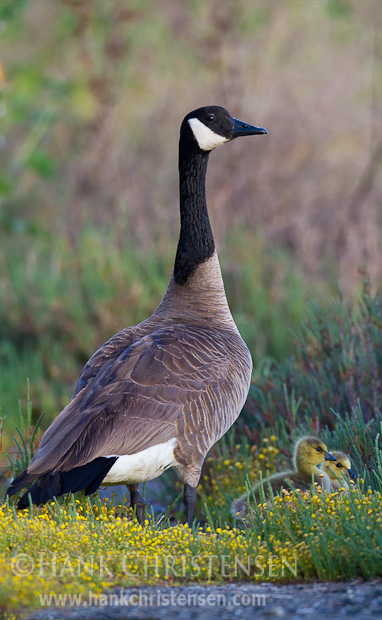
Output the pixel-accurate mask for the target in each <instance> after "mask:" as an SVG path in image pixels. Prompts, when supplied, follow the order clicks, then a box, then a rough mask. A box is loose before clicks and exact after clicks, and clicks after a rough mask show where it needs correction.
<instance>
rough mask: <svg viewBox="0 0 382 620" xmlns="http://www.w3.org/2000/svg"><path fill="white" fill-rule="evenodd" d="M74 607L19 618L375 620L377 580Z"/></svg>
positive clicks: (236, 588)
mask: <svg viewBox="0 0 382 620" xmlns="http://www.w3.org/2000/svg"><path fill="white" fill-rule="evenodd" d="M113 594H114V598H112V596H111V595H112V593H111V592H110V593H108V594H106V595H101V597H102V596H104V598H100V599H99V600H98V604H97V605H95V604H94V603H95V601H94V600H93V601H87V605H82V606H77V607H61V608H55V609H54V608H45V609H41V610H39V611H38V612H35V613H32V614H31V613H29V614H26V615H25V616H24V620H123V619H125V618H131V619H132V620H197V619H198V620H236V619H238V620H250V619H252V618H255V620H271V619H272V618H285V619H286V620H308V619H309V618H312V619H313V618H317V617H320V618H321V617H324V618H325V620H350V619H354V620H368V619H370V620H377V619H378V620H379V619H381V618H382V582H381V581H378V582H371V581H367V582H349V583H315V584H308V585H292V584H291V585H280V586H277V585H273V584H268V583H264V584H259V585H248V584H230V585H224V586H208V587H204V586H199V585H191V586H178V587H156V586H151V587H142V588H127V589H124V590H116V591H114V592H113Z"/></svg>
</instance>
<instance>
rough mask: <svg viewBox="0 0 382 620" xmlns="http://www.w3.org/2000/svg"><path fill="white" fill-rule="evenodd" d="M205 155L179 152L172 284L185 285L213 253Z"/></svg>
mask: <svg viewBox="0 0 382 620" xmlns="http://www.w3.org/2000/svg"><path fill="white" fill-rule="evenodd" d="M208 155H209V153H208V152H205V151H201V150H200V149H197V150H192V151H191V152H190V151H188V152H186V153H184V152H183V151H182V146H181V144H180V148H179V193H180V236H179V242H178V249H177V252H176V258H175V265H174V280H175V282H176V283H177V284H185V283H186V282H187V280H188V278H189V277H190V276H192V274H193V273H194V272H195V271H196V268H197V267H198V265H200V264H201V263H204V262H205V261H206V260H207V259H209V258H210V257H211V256H212V254H213V253H214V250H215V242H214V238H213V235H212V230H211V225H210V220H209V217H208V212H207V201H206V173H207V164H208Z"/></svg>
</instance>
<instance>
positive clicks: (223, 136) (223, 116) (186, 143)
mask: <svg viewBox="0 0 382 620" xmlns="http://www.w3.org/2000/svg"><path fill="white" fill-rule="evenodd" d="M265 133H267V130H266V129H264V128H263V127H255V126H254V125H248V123H244V122H243V121H239V120H238V119H237V118H233V117H232V116H231V115H230V113H229V112H227V110H225V109H224V108H221V107H220V106H217V105H211V106H206V107H204V108H198V109H197V110H194V111H193V112H190V113H189V114H187V116H186V117H185V119H184V120H183V123H182V125H181V128H180V139H181V145H182V147H183V148H187V150H191V151H192V150H198V151H205V152H209V151H212V150H213V149H215V148H216V147H217V146H220V145H221V144H224V143H225V142H229V141H230V140H233V139H234V138H239V137H240V136H253V135H256V134H265Z"/></svg>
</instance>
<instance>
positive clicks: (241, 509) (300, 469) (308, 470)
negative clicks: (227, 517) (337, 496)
mask: <svg viewBox="0 0 382 620" xmlns="http://www.w3.org/2000/svg"><path fill="white" fill-rule="evenodd" d="M335 460H336V457H335V456H333V455H332V454H330V453H329V452H328V449H327V447H326V445H325V444H324V442H323V441H321V440H320V439H317V437H302V438H301V439H299V440H298V441H297V443H296V444H295V446H294V450H293V466H294V469H289V470H287V471H283V472H281V473H278V474H274V475H273V476H269V478H265V480H263V489H264V495H265V497H266V498H267V497H270V496H271V494H272V493H273V494H276V493H279V492H280V491H281V489H283V488H285V489H287V490H289V488H290V485H291V486H292V487H294V488H295V489H300V490H301V491H308V490H309V489H310V487H311V484H312V476H313V480H314V482H317V483H318V484H319V485H320V486H321V487H322V488H323V489H324V490H325V491H330V490H331V486H332V485H331V481H330V478H329V476H328V474H327V473H326V472H324V471H322V470H320V469H318V467H317V465H319V464H320V463H323V462H324V461H335ZM260 489H261V485H260V483H259V482H258V483H257V484H255V485H254V486H253V487H252V491H253V494H254V496H255V498H256V502H257V503H260V501H261V495H260ZM249 499H250V500H251V495H250V497H249ZM231 514H232V516H233V517H241V518H245V517H246V516H247V515H248V499H247V493H243V495H241V497H239V499H237V500H235V501H234V502H233V504H232V506H231Z"/></svg>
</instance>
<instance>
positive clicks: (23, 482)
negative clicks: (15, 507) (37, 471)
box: [5, 469, 35, 497]
mask: <svg viewBox="0 0 382 620" xmlns="http://www.w3.org/2000/svg"><path fill="white" fill-rule="evenodd" d="M34 479H35V476H33V475H31V474H28V471H27V470H26V469H24V471H22V472H21V474H19V475H18V476H17V477H16V478H15V479H14V480H13V481H12V483H11V484H10V485H9V487H8V489H7V492H6V494H5V495H6V496H7V495H8V497H12V495H16V493H18V492H19V491H21V489H23V488H24V487H27V486H28V484H30V483H31V482H33V480H34Z"/></svg>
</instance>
